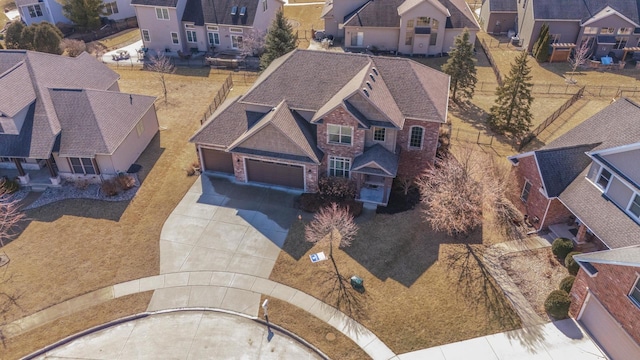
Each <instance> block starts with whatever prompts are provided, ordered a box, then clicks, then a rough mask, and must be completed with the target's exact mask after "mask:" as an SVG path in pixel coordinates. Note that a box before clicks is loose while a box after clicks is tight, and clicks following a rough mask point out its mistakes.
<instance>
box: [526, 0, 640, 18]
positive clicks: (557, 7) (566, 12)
mask: <svg viewBox="0 0 640 360" xmlns="http://www.w3.org/2000/svg"><path fill="white" fill-rule="evenodd" d="M532 1H533V13H534V18H535V19H545V20H547V19H548V20H551V19H564V20H582V21H585V20H588V19H589V18H591V17H592V16H594V15H596V14H597V13H598V12H599V11H601V10H602V9H604V8H605V7H607V6H611V8H613V9H615V10H616V11H618V12H619V13H621V14H623V15H624V16H626V17H628V18H629V19H631V21H633V22H635V23H636V24H638V23H639V18H638V2H637V1H636V0H562V3H561V4H559V3H558V0H532Z"/></svg>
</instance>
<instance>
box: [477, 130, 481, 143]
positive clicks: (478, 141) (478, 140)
mask: <svg viewBox="0 0 640 360" xmlns="http://www.w3.org/2000/svg"><path fill="white" fill-rule="evenodd" d="M476 144H480V131H478V138H477V139H476Z"/></svg>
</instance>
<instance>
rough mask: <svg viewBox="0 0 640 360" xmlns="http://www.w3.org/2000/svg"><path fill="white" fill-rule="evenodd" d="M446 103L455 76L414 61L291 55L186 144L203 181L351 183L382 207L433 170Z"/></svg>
mask: <svg viewBox="0 0 640 360" xmlns="http://www.w3.org/2000/svg"><path fill="white" fill-rule="evenodd" d="M448 94H449V76H447V75H445V74H443V73H441V72H439V71H437V70H434V69H431V68H429V67H426V66H424V65H421V64H419V63H416V62H414V61H411V60H408V59H403V58H387V57H370V56H366V55H359V54H351V53H336V52H325V51H309V50H294V51H292V52H291V53H289V54H287V55H285V56H283V57H280V58H278V59H276V60H275V61H274V62H273V63H272V64H271V65H270V66H269V67H268V68H267V69H266V70H265V71H264V72H263V73H262V75H261V76H260V78H258V80H257V81H256V83H255V84H254V85H253V87H252V88H251V89H250V90H249V91H248V92H247V93H246V94H245V95H243V96H241V97H239V98H236V99H233V100H229V101H227V102H226V103H225V104H223V105H222V106H221V107H220V108H219V109H218V110H217V111H216V112H215V113H214V114H213V115H212V117H211V118H210V119H209V120H207V122H205V123H204V125H202V127H201V128H200V130H198V132H197V133H196V134H195V135H194V136H193V137H192V138H191V140H190V141H191V142H193V143H195V144H196V148H197V150H198V154H199V157H200V163H201V165H202V169H203V170H204V171H207V172H218V173H223V174H229V175H233V176H235V178H236V180H237V181H239V182H259V183H267V184H275V185H281V186H286V187H291V188H297V189H300V190H302V191H306V192H316V191H318V179H319V178H320V177H323V176H335V177H343V178H349V179H352V180H354V181H355V183H356V184H357V187H358V199H359V200H361V201H363V202H371V203H375V204H381V205H386V204H387V201H388V199H389V193H390V190H391V184H392V182H393V179H394V178H395V177H396V176H400V177H407V178H412V177H414V176H416V175H418V174H419V173H421V172H422V171H424V170H425V169H427V168H429V167H431V166H432V165H433V164H434V161H435V155H436V149H437V146H438V132H439V129H440V125H441V124H442V123H444V122H445V121H446V118H447V104H448Z"/></svg>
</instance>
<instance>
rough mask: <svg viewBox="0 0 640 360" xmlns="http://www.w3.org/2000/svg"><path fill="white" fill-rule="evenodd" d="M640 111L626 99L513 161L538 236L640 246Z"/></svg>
mask: <svg viewBox="0 0 640 360" xmlns="http://www.w3.org/2000/svg"><path fill="white" fill-rule="evenodd" d="M638 159H640V106H639V105H638V104H636V103H634V102H632V101H631V100H628V99H620V100H618V101H616V102H614V103H613V104H611V105H609V106H607V107H606V108H605V109H603V110H602V111H600V112H598V113H597V114H595V115H594V116H592V117H591V118H589V119H587V120H585V121H584V122H583V123H581V124H580V125H578V126H576V127H575V128H573V129H572V130H570V131H569V132H567V133H566V134H564V135H562V136H560V137H559V138H558V139H556V140H554V141H552V142H551V143H549V144H548V145H546V146H544V147H542V148H541V149H540V150H536V151H530V152H527V153H523V154H519V155H515V156H512V157H509V160H510V161H511V163H512V164H513V166H514V168H513V170H514V173H515V178H516V181H517V189H518V194H517V197H519V198H520V199H519V200H516V201H515V202H514V203H515V204H516V205H517V206H518V207H519V208H520V210H521V211H522V212H523V213H524V214H526V215H528V220H529V221H530V222H531V223H532V224H533V226H534V227H535V228H536V229H537V230H541V229H546V228H550V229H551V230H552V231H553V232H554V233H555V234H556V235H558V236H563V237H567V238H570V239H573V240H574V241H576V242H578V243H583V242H585V241H587V242H592V243H593V244H595V245H596V246H595V247H596V248H600V249H606V248H609V249H615V248H620V247H625V246H631V245H638V244H640V166H639V161H638Z"/></svg>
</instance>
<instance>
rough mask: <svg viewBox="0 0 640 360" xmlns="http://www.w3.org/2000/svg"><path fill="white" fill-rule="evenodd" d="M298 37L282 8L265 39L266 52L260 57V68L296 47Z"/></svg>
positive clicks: (264, 67) (265, 66)
mask: <svg viewBox="0 0 640 360" xmlns="http://www.w3.org/2000/svg"><path fill="white" fill-rule="evenodd" d="M296 42H297V39H296V37H295V35H293V28H292V27H291V25H290V24H289V23H288V22H287V18H285V17H284V13H283V12H282V10H280V11H278V13H277V14H276V18H275V19H274V20H273V23H272V24H271V27H270V28H269V31H268V32H267V38H266V40H265V53H264V54H262V56H261V57H260V68H261V69H263V70H264V69H266V68H267V66H269V64H271V62H272V61H273V60H275V59H277V58H279V57H280V56H282V55H284V54H286V53H288V52H290V51H292V50H293V49H295V48H296Z"/></svg>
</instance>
